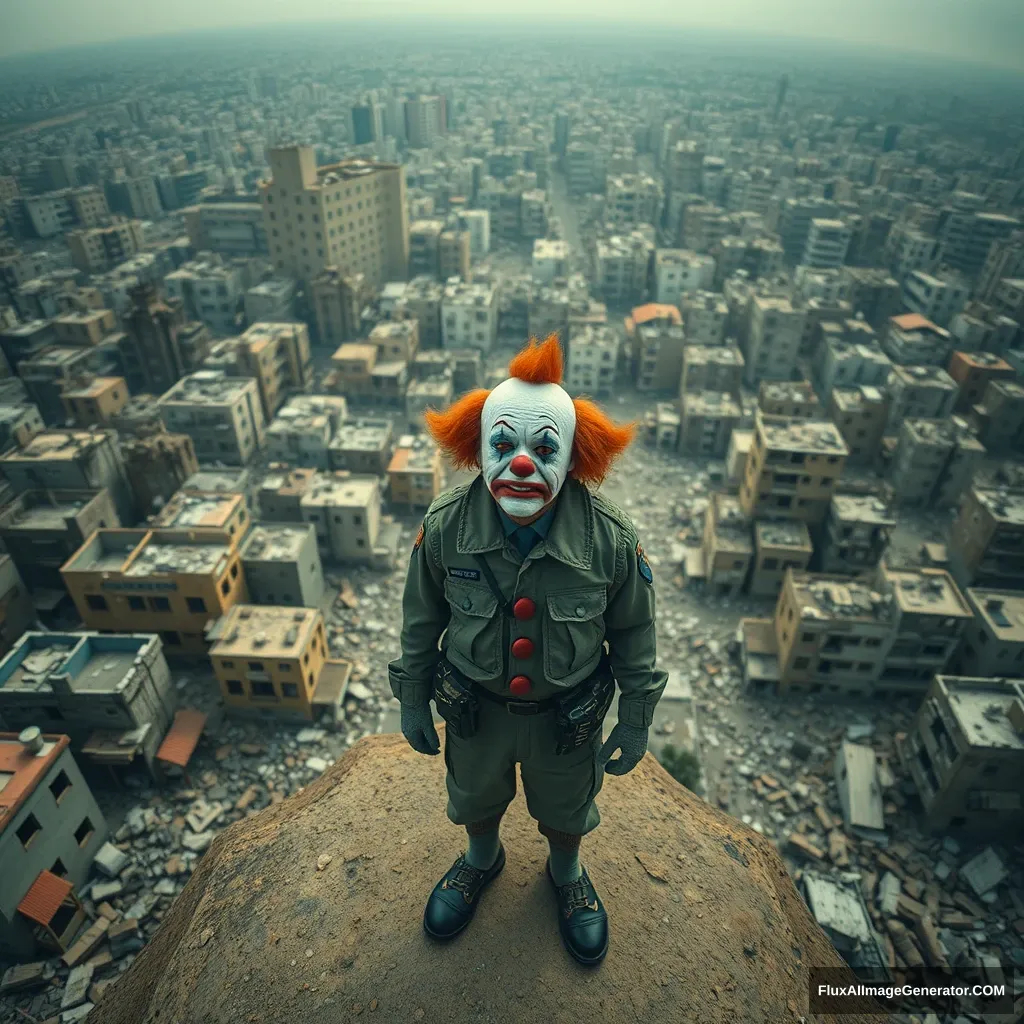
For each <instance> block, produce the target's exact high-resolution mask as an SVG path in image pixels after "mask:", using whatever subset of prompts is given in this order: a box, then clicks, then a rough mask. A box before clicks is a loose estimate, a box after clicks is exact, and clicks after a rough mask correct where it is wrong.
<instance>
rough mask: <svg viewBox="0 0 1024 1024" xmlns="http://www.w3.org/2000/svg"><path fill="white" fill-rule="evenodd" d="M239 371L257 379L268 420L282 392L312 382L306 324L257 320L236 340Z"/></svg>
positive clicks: (275, 410)
mask: <svg viewBox="0 0 1024 1024" xmlns="http://www.w3.org/2000/svg"><path fill="white" fill-rule="evenodd" d="M238 343H239V344H238V368H239V372H241V373H242V374H244V375H245V376H248V377H254V378H255V379H256V385H257V387H258V388H259V389H260V401H261V402H262V403H263V417H264V419H265V420H266V421H267V422H268V423H269V422H270V421H271V420H272V419H273V418H274V413H276V412H277V410H278V409H279V408H280V406H281V403H282V402H283V401H284V398H285V395H286V394H288V393H289V392H292V391H305V390H307V389H308V387H309V386H310V384H312V382H313V363H312V355H311V353H310V349H309V329H308V328H307V327H306V325H305V324H292V323H257V324H253V325H252V326H251V327H249V328H248V330H246V332H245V333H244V334H243V335H242V336H241V337H240V338H239V339H238Z"/></svg>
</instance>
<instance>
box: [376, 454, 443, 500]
mask: <svg viewBox="0 0 1024 1024" xmlns="http://www.w3.org/2000/svg"><path fill="white" fill-rule="evenodd" d="M442 481H443V469H442V466H441V453H440V452H439V451H438V450H437V448H436V446H435V445H433V444H431V442H429V441H427V440H426V439H425V438H415V439H414V438H412V437H411V436H407V437H403V438H400V439H399V442H398V447H397V448H396V449H395V454H394V455H392V456H391V463H390V465H389V466H388V484H389V485H390V488H391V492H390V499H391V503H392V504H393V505H407V506H409V508H426V507H427V506H428V505H429V504H430V503H431V502H432V501H433V500H434V499H435V498H436V497H437V496H438V495H439V494H440V493H441V486H442Z"/></svg>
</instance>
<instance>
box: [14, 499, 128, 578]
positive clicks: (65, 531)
mask: <svg viewBox="0 0 1024 1024" xmlns="http://www.w3.org/2000/svg"><path fill="white" fill-rule="evenodd" d="M120 525H121V521H120V519H118V516H117V510H116V509H115V508H114V503H113V502H112V501H111V500H110V495H109V494H108V493H107V491H106V490H99V491H24V492H23V493H21V494H19V495H17V496H16V497H15V498H14V500H13V501H12V502H11V503H10V504H9V505H7V506H5V507H4V508H3V509H2V510H0V541H2V542H3V546H4V548H5V549H6V550H7V551H8V552H9V553H10V556H11V558H12V559H13V560H14V564H15V565H16V566H17V567H18V572H19V573H20V574H21V578H22V579H23V580H24V581H25V584H26V585H27V586H28V587H31V588H33V589H35V588H37V587H39V588H44V589H50V590H61V589H63V585H64V584H63V581H62V579H61V575H60V568H61V566H62V565H63V564H64V563H65V562H66V561H67V560H68V559H69V558H70V557H71V556H72V555H73V554H74V553H75V552H76V551H77V550H78V549H79V548H80V547H81V546H82V544H84V543H85V541H86V539H87V538H88V537H89V536H90V535H91V534H92V533H93V531H94V530H98V529H103V528H106V527H116V526H120Z"/></svg>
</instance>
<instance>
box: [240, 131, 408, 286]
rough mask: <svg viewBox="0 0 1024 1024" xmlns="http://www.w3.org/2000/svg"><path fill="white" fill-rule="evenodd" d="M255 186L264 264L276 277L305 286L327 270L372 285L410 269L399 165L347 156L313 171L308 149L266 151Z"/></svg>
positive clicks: (402, 170)
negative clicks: (266, 171)
mask: <svg viewBox="0 0 1024 1024" xmlns="http://www.w3.org/2000/svg"><path fill="white" fill-rule="evenodd" d="M268 158H269V163H270V171H271V177H270V178H269V179H266V180H263V181H261V182H260V183H259V192H260V198H261V200H262V203H263V215H264V224H265V225H266V228H267V243H268V245H269V246H270V259H271V260H272V261H273V263H274V265H275V266H276V268H277V271H278V273H279V274H281V275H282V276H284V277H288V276H292V277H298V278H301V279H302V280H303V281H305V282H307V283H308V282H312V281H313V280H315V279H316V278H317V277H319V276H320V275H321V274H322V273H323V272H324V271H325V270H326V269H327V268H328V267H337V268H338V269H339V270H341V271H342V272H343V273H345V274H357V273H361V274H363V275H364V276H365V279H366V281H367V282H368V283H369V284H370V285H371V286H372V287H373V288H382V287H383V286H384V284H385V283H386V282H388V281H400V280H404V279H405V277H406V276H407V274H408V269H409V217H408V212H407V209H406V201H405V168H404V167H402V166H401V165H400V164H388V163H377V162H375V161H370V160H363V159H359V158H352V159H348V160H343V161H341V162H340V163H336V164H328V165H326V166H323V167H317V164H316V152H315V151H314V149H313V147H312V146H283V147H280V148H277V149H271V150H270V152H269V153H268Z"/></svg>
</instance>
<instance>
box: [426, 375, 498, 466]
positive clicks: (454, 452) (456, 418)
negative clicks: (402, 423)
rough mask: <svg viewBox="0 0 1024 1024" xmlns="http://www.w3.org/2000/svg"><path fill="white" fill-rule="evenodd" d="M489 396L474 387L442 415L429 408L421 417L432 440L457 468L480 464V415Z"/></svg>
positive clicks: (484, 391) (486, 392)
mask: <svg viewBox="0 0 1024 1024" xmlns="http://www.w3.org/2000/svg"><path fill="white" fill-rule="evenodd" d="M489 394H490V391H488V390H487V389H486V388H477V389H476V391H470V392H469V393H468V394H465V395H463V396H462V397H461V398H460V399H459V400H458V401H457V402H453V403H452V404H451V405H450V406H448V408H447V409H445V410H444V412H437V411H435V410H434V409H428V410H427V411H426V412H425V413H424V414H423V419H424V420H425V421H426V424H427V430H429V431H430V435H431V437H433V439H434V440H435V441H436V442H437V446H438V448H440V449H441V452H442V454H444V455H446V456H447V457H448V460H449V461H450V462H451V463H452V465H453V466H454V467H455V468H456V469H472V468H473V467H478V466H479V465H480V416H481V414H482V413H483V411H484V402H486V401H487V396H488V395H489Z"/></svg>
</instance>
